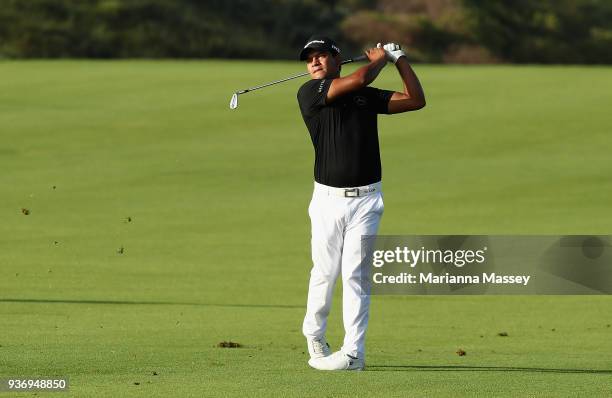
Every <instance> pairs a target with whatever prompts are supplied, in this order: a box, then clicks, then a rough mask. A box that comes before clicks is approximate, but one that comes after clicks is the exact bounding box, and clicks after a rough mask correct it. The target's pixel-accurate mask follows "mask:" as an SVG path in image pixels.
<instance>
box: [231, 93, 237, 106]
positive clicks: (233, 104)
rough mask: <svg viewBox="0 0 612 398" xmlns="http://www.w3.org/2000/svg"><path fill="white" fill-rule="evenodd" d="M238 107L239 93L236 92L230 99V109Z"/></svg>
mask: <svg viewBox="0 0 612 398" xmlns="http://www.w3.org/2000/svg"><path fill="white" fill-rule="evenodd" d="M236 108H238V93H234V95H232V99H231V100H230V109H236Z"/></svg>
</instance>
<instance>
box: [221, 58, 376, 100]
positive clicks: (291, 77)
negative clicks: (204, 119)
mask: <svg viewBox="0 0 612 398" xmlns="http://www.w3.org/2000/svg"><path fill="white" fill-rule="evenodd" d="M367 58H368V57H366V56H365V55H360V56H358V57H355V58H350V59H347V60H344V61H342V62H341V63H340V65H344V64H349V63H351V62H359V61H363V60H366V59H367ZM307 74H308V72H304V73H300V74H299V75H295V76H290V77H286V78H284V79H281V80H276V81H274V82H270V83H266V84H262V85H261V86H256V87H251V88H247V89H244V90H239V91H236V92H235V93H234V94H233V95H232V99H231V100H230V109H236V108H238V96H239V95H240V94H245V93H248V92H250V91H255V90H259V89H260V88H264V87H268V86H272V85H274V84H278V83H282V82H286V81H288V80H292V79H297V78H298V77H302V76H306V75H307Z"/></svg>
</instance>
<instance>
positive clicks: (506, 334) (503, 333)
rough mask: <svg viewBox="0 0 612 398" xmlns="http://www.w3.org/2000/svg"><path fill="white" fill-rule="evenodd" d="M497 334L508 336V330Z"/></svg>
mask: <svg viewBox="0 0 612 398" xmlns="http://www.w3.org/2000/svg"><path fill="white" fill-rule="evenodd" d="M497 335H498V336H501V337H508V332H499V333H497Z"/></svg>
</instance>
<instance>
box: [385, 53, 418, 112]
mask: <svg viewBox="0 0 612 398" xmlns="http://www.w3.org/2000/svg"><path fill="white" fill-rule="evenodd" d="M395 66H396V67H397V70H398V72H399V74H400V76H401V78H402V81H403V82H404V92H403V93H400V92H397V91H396V92H395V93H393V95H392V96H391V99H390V100H389V111H388V113H389V114H392V113H402V112H408V111H416V110H419V109H421V108H423V107H425V93H423V88H422V87H421V83H420V82H419V78H418V77H417V75H416V74H415V73H414V71H413V70H412V67H410V64H409V63H408V59H407V58H406V57H405V56H403V57H400V58H399V59H398V60H397V62H396V63H395Z"/></svg>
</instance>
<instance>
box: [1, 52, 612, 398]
mask: <svg viewBox="0 0 612 398" xmlns="http://www.w3.org/2000/svg"><path fill="white" fill-rule="evenodd" d="M354 68H355V66H354V65H353V66H351V67H349V68H346V69H347V70H349V71H350V70H352V69H354ZM302 70H303V66H302V65H301V64H298V63H297V62H294V63H291V62H238V61H235V62H221V61H207V62H170V61H161V62H153V61H129V62H128V61H126V62H79V61H61V62H60V61H58V62H46V61H35V62H2V63H0V76H2V78H1V79H0V170H2V171H1V172H0V270H1V275H0V276H1V277H0V316H1V317H2V320H1V322H0V325H1V326H0V376H5V377H8V376H21V377H25V376H69V377H70V383H71V387H70V394H68V395H70V396H75V397H97V396H104V397H132V396H134V397H135V396H142V397H174V396H177V397H178V396H181V397H183V396H193V397H202V396H262V397H270V396H281V397H314V398H322V397H336V396H351V397H355V396H358V397H374V396H376V397H378V396H395V397H412V396H414V397H458V396H476V397H493V396H495V397H517V396H538V397H562V396H567V397H575V396H585V397H609V396H611V395H612V343H611V342H612V327H611V324H612V298H611V297H609V296H580V297H578V296H564V297H562V296H559V297H557V296H513V297H509V296H508V297H502V296H481V297H467V296H466V297H451V296H445V297H442V296H414V297H403V296H402V297H400V296H396V297H374V298H373V301H372V311H371V323H370V329H369V331H368V357H367V365H368V371H365V372H355V373H342V372H341V373H333V374H330V373H322V372H317V371H314V370H311V369H309V368H308V365H307V363H306V360H307V355H306V354H305V353H304V351H305V348H306V347H305V344H304V340H303V338H302V336H301V322H302V317H303V315H304V305H305V301H306V290H307V283H308V276H309V271H310V266H311V264H310V252H309V250H310V248H309V242H310V235H309V234H310V229H309V228H310V225H309V219H308V215H307V207H308V203H309V200H310V196H311V192H312V164H313V150H312V146H311V143H310V138H309V136H308V134H307V132H306V128H305V127H304V125H303V122H302V120H301V116H300V114H299V110H298V108H297V102H296V91H297V89H298V87H299V85H300V84H301V82H303V81H304V80H298V81H292V82H288V83H284V84H282V85H278V86H274V87H270V88H266V89H264V90H261V91H258V92H253V93H249V94H246V95H243V96H241V98H240V106H239V108H238V109H237V110H235V111H230V110H229V107H228V103H229V100H230V96H231V94H232V93H233V92H234V91H236V90H238V89H242V88H246V87H250V86H254V85H257V84H260V83H265V82H268V81H271V80H275V79H279V78H282V77H284V76H289V75H291V74H293V73H298V72H300V71H302ZM416 70H417V73H418V74H419V76H420V78H421V81H422V84H423V86H424V88H425V91H426V94H427V100H428V105H427V108H425V109H424V110H423V111H420V112H416V113H413V114H410V113H408V114H403V115H395V116H383V117H381V119H380V126H379V129H380V141H381V151H382V160H383V173H384V177H383V180H384V185H385V215H384V217H383V221H382V226H381V231H380V232H381V233H385V234H474V233H479V234H494V233H497V234H610V233H612V161H611V159H612V157H611V154H612V136H611V135H610V134H611V128H612V112H611V111H610V109H611V105H612V68H604V67H585V68H580V67H534V66H524V67H510V66H494V67H450V66H417V67H416ZM374 85H375V86H377V87H381V88H389V89H400V88H401V84H400V80H399V77H398V76H397V74H396V72H395V71H394V70H393V67H391V66H389V67H387V68H386V70H385V71H384V72H383V74H382V75H381V77H380V78H379V80H377V82H375V84H374ZM22 208H25V209H28V210H29V211H30V214H29V215H24V214H22V210H21V209H22ZM128 217H129V220H128ZM121 251H122V253H121ZM337 293H338V294H337V298H339V297H340V296H339V295H340V293H341V292H340V291H337ZM340 304H341V302H340V300H337V299H336V301H335V304H334V308H333V310H332V317H331V320H330V330H329V333H328V337H329V340H330V342H331V343H332V344H333V347H332V348H338V346H339V345H340V343H341V338H342V336H343V331H342V322H341V307H340ZM500 332H507V333H508V336H507V337H500V336H498V333H500ZM223 340H231V341H235V342H239V343H241V344H243V345H244V347H243V348H237V349H227V348H217V347H216V345H217V343H219V342H220V341H223ZM460 348H461V349H463V350H465V351H466V352H467V355H466V356H461V357H460V356H458V355H457V354H456V351H457V350H458V349H460ZM153 372H155V373H156V374H155V375H154V373H153ZM136 383H139V384H136ZM33 394H34V393H32V392H30V393H24V394H20V395H18V396H20V397H21V396H32V395H33ZM38 395H39V396H40V395H44V394H43V393H41V392H39V393H38ZM66 395H67V394H63V395H61V396H66ZM4 396H11V394H10V393H0V398H1V397H4Z"/></svg>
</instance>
